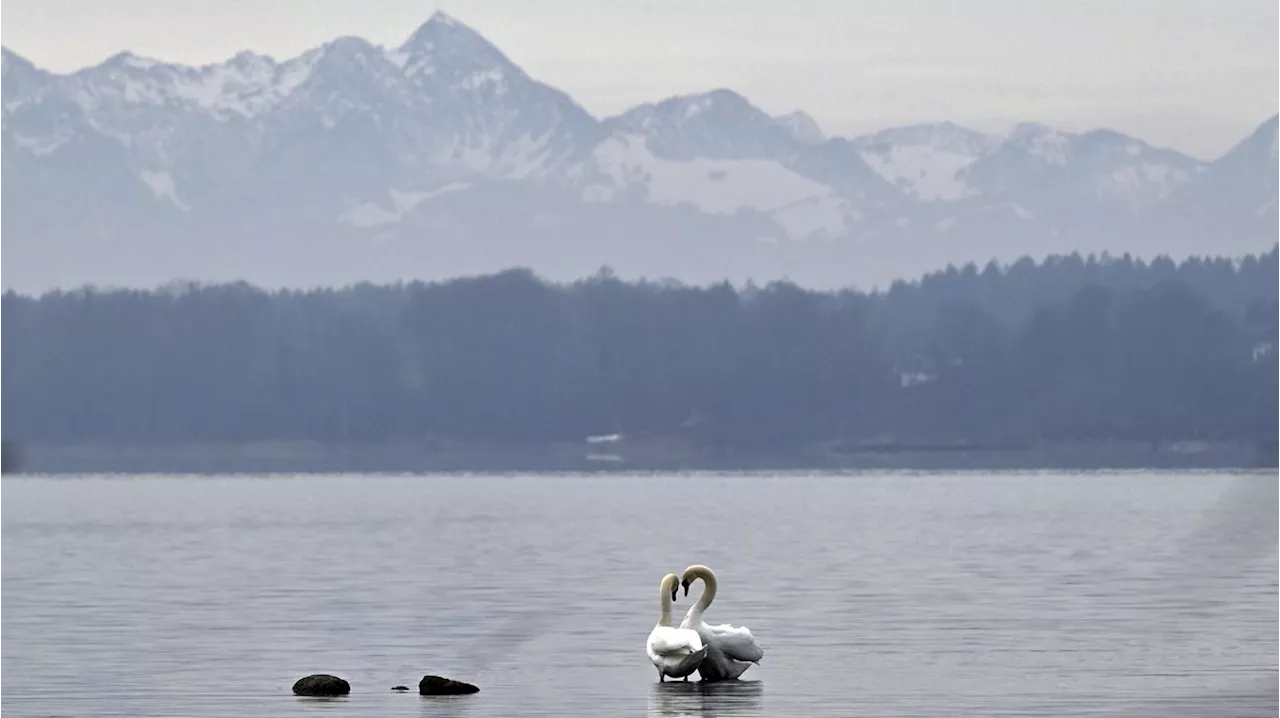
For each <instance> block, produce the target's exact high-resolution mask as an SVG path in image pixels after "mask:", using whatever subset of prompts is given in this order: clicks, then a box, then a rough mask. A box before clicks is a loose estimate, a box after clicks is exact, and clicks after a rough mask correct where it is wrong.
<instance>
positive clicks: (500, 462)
mask: <svg viewBox="0 0 1280 718" xmlns="http://www.w3.org/2000/svg"><path fill="white" fill-rule="evenodd" d="M588 457H591V458H588ZM1276 466H1277V450H1276V442H1274V441H1273V442H1261V443H1251V442H1169V443H1164V444H1159V445H1157V446H1153V445H1152V444H1151V443H1148V442H1039V443H1036V444H1033V445H1028V446H1018V447H1008V446H997V447H983V446H927V447H926V446H914V447H913V446H893V447H885V446H879V447H860V448H857V449H854V450H844V451H842V452H839V453H836V452H833V451H830V450H823V449H820V448H818V447H815V446H811V447H806V448H804V449H800V450H793V451H783V452H763V451H761V452H741V451H739V452H711V451H708V450H705V449H689V448H688V447H669V446H664V447H655V446H648V445H639V446H626V445H619V446H616V447H608V448H607V449H604V448H602V447H588V446H584V445H578V444H556V445H550V446H515V447H511V446H503V447H478V446H472V447H450V448H438V447H436V448H427V447H423V446H420V445H411V444H366V445H332V444H315V443H308V442H255V443H237V444H201V445H180V446H137V445H134V446H120V445H103V444H80V445H56V446H55V445H47V444H17V443H10V442H5V468H4V471H5V473H7V474H8V473H35V474H87V473H131V474H242V473H387V472H398V473H428V472H466V471H475V472H498V471H503V472H507V471H523V472H529V473H548V472H583V471H587V472H601V473H604V472H615V473H616V472H635V471H673V472H674V471H698V470H716V471H735V470H737V471H760V470H777V471H784V470H786V471H795V470H814V471H821V470H939V471H942V470H993V471H994V470H1032V471H1034V470H1108V469H1165V470H1177V469H1222V470H1228V469H1259V468H1275V467H1276Z"/></svg>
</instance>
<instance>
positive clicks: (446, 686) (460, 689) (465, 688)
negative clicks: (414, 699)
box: [418, 676, 480, 696]
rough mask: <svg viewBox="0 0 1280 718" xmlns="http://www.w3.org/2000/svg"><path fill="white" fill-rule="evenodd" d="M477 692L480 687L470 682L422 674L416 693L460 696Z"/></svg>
mask: <svg viewBox="0 0 1280 718" xmlns="http://www.w3.org/2000/svg"><path fill="white" fill-rule="evenodd" d="M479 692H480V689H479V688H477V687H475V686H473V685H471V684H470V683H463V682H462V681H455V680H451V679H449V678H441V677H440V676H423V677H422V680H420V681H418V694H419V695H424V696H460V695H465V694H467V693H479Z"/></svg>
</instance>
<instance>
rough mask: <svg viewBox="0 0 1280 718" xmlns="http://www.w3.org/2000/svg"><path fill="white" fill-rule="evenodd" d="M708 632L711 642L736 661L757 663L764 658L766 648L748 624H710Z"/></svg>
mask: <svg viewBox="0 0 1280 718" xmlns="http://www.w3.org/2000/svg"><path fill="white" fill-rule="evenodd" d="M706 633H708V634H709V635H710V636H711V641H710V642H711V643H713V644H715V646H716V647H717V648H718V649H720V651H722V652H723V653H724V655H725V656H727V657H729V658H732V659H734V660H735V661H749V662H751V663H757V662H759V661H760V659H761V658H764V649H763V648H761V647H760V644H758V643H756V637H755V636H754V635H752V634H751V629H750V628H747V627H746V626H731V625H729V624H727V623H721V624H719V625H716V626H710V625H709V626H707V630H706Z"/></svg>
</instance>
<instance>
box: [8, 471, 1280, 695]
mask: <svg viewBox="0 0 1280 718" xmlns="http://www.w3.org/2000/svg"><path fill="white" fill-rule="evenodd" d="M1276 485H1277V481H1276V475H1275V474H1274V473H1271V474H1241V475H1223V474H1207V473H1201V474H1181V475H1179V474H1160V475H1156V474H1090V475H1072V474H1039V475H1015V474H995V475H991V474H978V473H974V474H958V475H957V474H952V475H943V474H931V475H930V474H924V475H912V474H896V475H843V476H837V475H782V476H779V475H743V476H731V475H690V476H566V477H546V476H541V477H533V476H425V477H400V476H396V477H389V476H290V477H276V476H273V477H149V478H143V477H115V476H113V477H78V478H41V477H22V478H8V477H7V478H5V479H4V483H3V564H2V567H3V591H2V593H0V596H2V599H3V613H2V617H3V641H2V643H0V647H2V649H3V672H2V676H3V694H2V700H3V705H2V709H3V713H4V715H5V716H6V717H14V716H241V717H244V716H249V717H252V716H263V717H266V716H271V717H273V718H274V717H278V716H303V715H307V716H331V717H339V716H466V717H469V718H486V717H489V716H493V717H504V718H508V717H514V716H534V715H546V716H779V717H790V716H800V717H808V716H1074V715H1113V716H1138V715H1149V716H1172V715H1196V716H1211V715H1212V716H1227V715H1239V716H1247V715H1276V710H1277V706H1276V682H1277V674H1276V661H1277V650H1276V644H1277V617H1276V614H1277V587H1276V577H1277V570H1276V553H1275V549H1276V545H1277V537H1276V513H1277V500H1276ZM694 562H700V563H706V564H708V565H710V566H711V567H712V568H714V569H715V570H716V572H717V573H718V574H719V576H720V593H719V596H718V597H717V598H716V601H715V604H714V605H713V606H712V608H711V609H710V610H709V611H708V613H707V617H708V620H709V621H711V622H712V623H716V622H722V621H724V622H732V623H735V624H739V625H746V626H749V627H750V628H751V629H752V630H753V631H754V632H755V634H756V636H757V639H758V640H759V641H760V642H761V643H762V644H763V646H764V648H765V657H764V660H763V661H762V664H761V665H760V666H753V667H752V668H751V669H750V670H748V671H747V673H746V674H745V675H744V676H743V679H744V680H743V682H741V683H740V684H737V685H731V684H721V685H719V686H711V687H704V686H698V685H697V684H666V685H658V684H657V682H656V673H655V671H654V669H653V668H652V666H651V665H650V664H649V663H648V661H647V659H646V658H645V654H644V640H645V637H646V636H647V635H648V632H649V629H650V628H652V627H653V624H654V622H655V621H656V620H657V613H658V595H657V594H658V582H659V579H661V577H662V575H663V574H664V573H666V572H668V571H674V572H677V573H678V572H679V571H680V570H681V569H683V568H684V566H686V565H688V564H690V563H694ZM692 600H693V599H692V596H691V597H690V598H684V597H681V598H680V600H679V601H678V603H677V604H676V610H677V612H679V613H680V614H682V613H683V612H684V611H685V610H686V609H687V607H688V606H689V605H690V603H691V601H692ZM315 672H331V673H336V674H338V675H340V676H343V677H345V678H347V679H348V680H349V681H350V682H351V684H352V689H353V692H352V694H351V695H350V696H349V697H347V698H345V699H338V700H329V701H324V700H316V699H302V698H297V697H294V696H293V695H292V694H291V693H290V690H289V688H290V685H291V684H292V683H293V681H294V680H295V679H297V678H298V677H300V676H302V675H305V674H308V673H315ZM424 673H438V674H443V675H446V676H451V677H455V678H460V679H463V680H468V681H472V682H474V683H477V684H478V685H480V686H481V688H482V692H481V693H479V694H477V695H473V696H467V697H461V698H450V699H429V698H422V697H419V696H418V695H416V683H417V680H418V678H420V677H421V676H422V675H423V674H424ZM395 684H406V685H409V686H411V687H413V688H414V689H415V692H413V693H410V694H401V693H392V692H390V690H389V689H390V687H391V686H392V685H395Z"/></svg>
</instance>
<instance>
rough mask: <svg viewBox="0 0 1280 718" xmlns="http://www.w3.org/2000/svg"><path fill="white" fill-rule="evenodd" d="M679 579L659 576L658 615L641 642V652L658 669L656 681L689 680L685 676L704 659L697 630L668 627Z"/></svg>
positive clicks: (687, 676)
mask: <svg viewBox="0 0 1280 718" xmlns="http://www.w3.org/2000/svg"><path fill="white" fill-rule="evenodd" d="M679 580H680V578H679V577H678V576H676V575H675V574H674V573H669V574H667V575H666V576H663V577H662V585H661V596H660V600H661V606H662V612H661V614H660V615H659V616H658V624H657V625H656V626H654V627H653V630H652V631H650V632H649V640H648V641H647V642H646V643H645V651H646V652H647V653H648V654H649V660H650V661H651V662H652V663H653V665H654V667H655V668H657V669H658V680H659V681H660V682H661V681H665V680H667V677H668V676H669V677H671V678H683V679H684V680H686V681H687V680H689V676H690V675H691V674H692V673H693V672H694V671H696V670H698V666H700V665H702V661H703V659H705V658H706V657H707V647H706V646H705V645H703V643H702V638H701V637H700V636H699V635H698V632H697V631H693V630H690V629H687V628H676V627H674V626H672V625H671V602H672V601H674V600H675V597H676V589H677V587H678V584H677V581H679Z"/></svg>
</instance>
